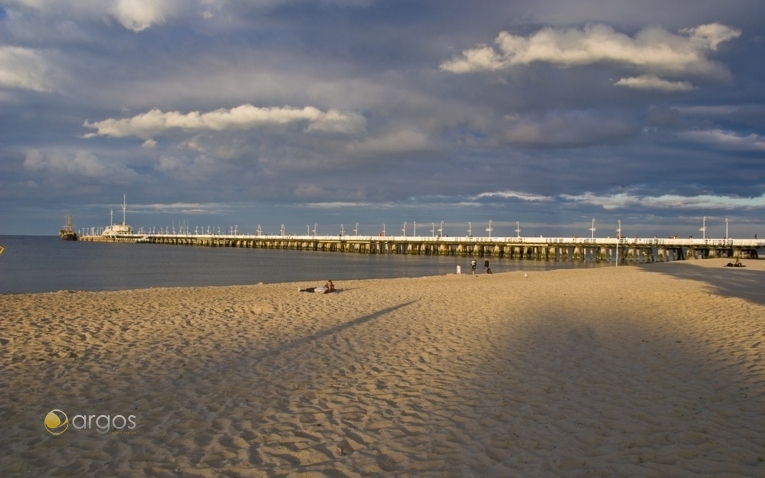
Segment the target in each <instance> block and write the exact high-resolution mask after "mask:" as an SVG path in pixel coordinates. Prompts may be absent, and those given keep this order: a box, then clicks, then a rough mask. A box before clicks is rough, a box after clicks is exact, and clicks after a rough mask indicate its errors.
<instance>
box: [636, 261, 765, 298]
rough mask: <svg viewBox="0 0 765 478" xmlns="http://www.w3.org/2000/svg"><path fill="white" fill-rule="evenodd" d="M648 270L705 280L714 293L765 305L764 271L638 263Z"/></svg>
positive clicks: (679, 264) (683, 277)
mask: <svg viewBox="0 0 765 478" xmlns="http://www.w3.org/2000/svg"><path fill="white" fill-rule="evenodd" d="M638 267H642V268H644V269H645V270H647V271H650V272H659V273H661V274H667V275H670V276H673V277H677V278H679V279H688V280H694V281H699V282H706V283H707V284H708V285H709V286H711V287H712V288H713V290H714V293H715V294H718V295H721V296H723V297H739V298H741V299H745V300H748V301H750V302H753V303H755V304H760V305H765V289H763V284H765V271H758V270H752V269H747V268H744V267H719V268H712V267H697V266H694V265H692V264H681V263H671V264H646V265H640V266H638Z"/></svg>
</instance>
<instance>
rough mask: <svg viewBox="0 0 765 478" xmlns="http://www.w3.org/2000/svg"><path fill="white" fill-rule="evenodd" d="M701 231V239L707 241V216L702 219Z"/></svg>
mask: <svg viewBox="0 0 765 478" xmlns="http://www.w3.org/2000/svg"><path fill="white" fill-rule="evenodd" d="M699 231H701V238H702V239H706V238H707V217H706V216H704V217H703V218H702V219H701V229H699Z"/></svg>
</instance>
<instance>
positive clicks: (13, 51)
mask: <svg viewBox="0 0 765 478" xmlns="http://www.w3.org/2000/svg"><path fill="white" fill-rule="evenodd" d="M49 70H50V68H49V66H48V61H47V60H46V59H45V57H44V55H43V54H42V53H40V52H39V51H36V50H31V49H28V48H20V47H15V46H0V88H14V89H22V90H32V91H39V92H51V91H53V89H54V88H53V85H52V83H51V75H50V71H49Z"/></svg>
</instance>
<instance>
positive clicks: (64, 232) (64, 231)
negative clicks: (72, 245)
mask: <svg viewBox="0 0 765 478" xmlns="http://www.w3.org/2000/svg"><path fill="white" fill-rule="evenodd" d="M58 237H60V238H61V239H62V240H64V241H76V240H77V233H76V232H74V224H73V223H72V215H71V214H67V215H66V216H65V218H64V225H63V226H62V227H61V230H60V231H58Z"/></svg>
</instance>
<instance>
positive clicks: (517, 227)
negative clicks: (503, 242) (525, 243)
mask: <svg viewBox="0 0 765 478" xmlns="http://www.w3.org/2000/svg"><path fill="white" fill-rule="evenodd" d="M515 237H517V238H518V239H520V238H521V221H515Z"/></svg>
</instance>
